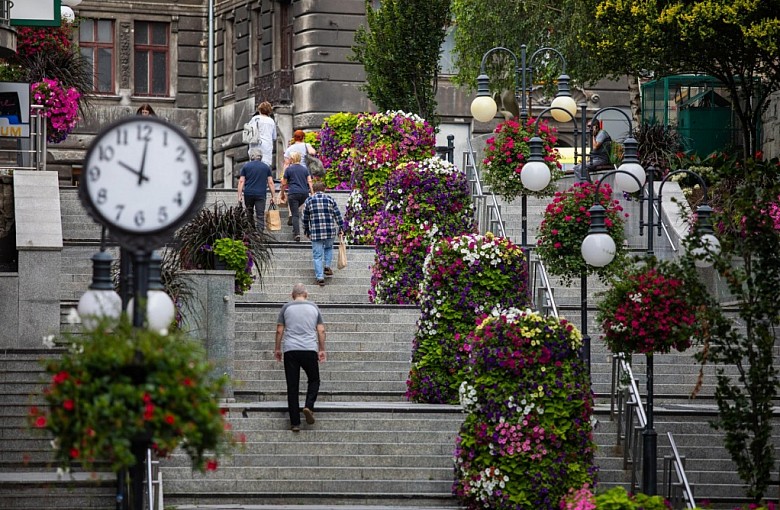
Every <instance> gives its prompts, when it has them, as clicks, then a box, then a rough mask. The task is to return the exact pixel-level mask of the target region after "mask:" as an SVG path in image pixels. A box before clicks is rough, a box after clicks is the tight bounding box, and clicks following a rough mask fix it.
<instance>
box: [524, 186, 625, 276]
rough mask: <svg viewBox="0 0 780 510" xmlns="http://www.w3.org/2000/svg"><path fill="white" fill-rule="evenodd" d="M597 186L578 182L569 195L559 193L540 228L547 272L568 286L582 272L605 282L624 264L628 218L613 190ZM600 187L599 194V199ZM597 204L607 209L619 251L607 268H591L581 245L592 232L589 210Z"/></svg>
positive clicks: (610, 230) (539, 248)
mask: <svg viewBox="0 0 780 510" xmlns="http://www.w3.org/2000/svg"><path fill="white" fill-rule="evenodd" d="M598 184H599V183H598V182H594V183H590V182H582V183H579V182H578V183H575V184H574V185H573V186H572V187H570V188H569V189H568V190H566V191H559V192H556V193H555V196H554V197H553V201H552V202H551V203H549V204H548V205H547V208H546V209H545V212H544V219H543V220H542V223H541V225H540V226H539V237H538V240H537V253H538V254H539V256H540V257H541V258H542V260H544V263H545V265H546V266H547V269H548V271H549V272H550V273H551V274H554V275H556V276H560V277H561V280H562V282H563V283H564V284H565V285H569V284H570V283H571V281H572V279H573V278H576V277H579V276H580V275H581V274H582V272H583V271H584V272H586V274H597V275H599V277H601V278H602V279H604V278H608V277H609V276H610V275H611V274H613V273H614V271H615V270H617V269H619V268H620V267H622V265H623V263H624V261H625V256H626V248H625V246H624V241H625V234H624V233H623V222H624V220H623V218H624V217H626V218H627V217H628V214H625V213H623V207H622V206H621V205H620V202H619V201H618V200H613V199H612V188H611V187H610V186H609V185H608V184H602V185H601V186H600V187H599V186H598ZM597 187H599V193H600V196H599V197H598V199H597V198H596V188H597ZM596 202H598V203H599V204H601V205H602V206H604V209H606V216H605V218H604V223H605V225H606V227H607V232H608V233H609V235H610V237H612V239H613V240H614V241H615V246H616V248H617V252H616V253H615V259H614V260H613V261H612V262H611V263H610V264H608V265H606V266H604V267H594V266H590V265H588V264H587V263H586V262H585V259H584V258H583V257H582V241H583V240H584V239H585V237H586V236H587V235H588V230H589V229H590V212H589V209H590V207H591V206H592V205H593V204H595V203H596Z"/></svg>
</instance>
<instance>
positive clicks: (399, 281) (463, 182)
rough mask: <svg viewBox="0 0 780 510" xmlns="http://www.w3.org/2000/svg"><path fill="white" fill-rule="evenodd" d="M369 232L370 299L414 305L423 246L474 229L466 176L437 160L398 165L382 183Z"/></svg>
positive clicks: (424, 254)
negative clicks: (371, 247) (371, 261)
mask: <svg viewBox="0 0 780 510" xmlns="http://www.w3.org/2000/svg"><path fill="white" fill-rule="evenodd" d="M384 196H385V200H386V202H385V206H384V209H383V210H381V211H380V212H379V213H377V214H378V225H377V231H376V234H375V235H374V245H375V247H376V258H375V260H374V264H373V266H372V267H371V288H370V289H369V297H370V298H371V301H372V302H374V303H393V304H417V301H418V298H419V293H420V282H422V279H423V263H424V262H425V256H426V254H427V252H428V247H429V246H430V245H431V244H433V243H434V242H436V241H437V240H438V239H440V238H442V237H453V236H458V235H461V234H468V233H474V232H475V231H476V224H475V220H474V205H473V202H472V201H471V194H470V193H469V187H468V180H467V179H466V175H465V174H464V173H463V172H460V171H459V170H458V169H457V168H456V167H455V165H453V164H452V163H449V162H447V161H444V160H442V159H441V158H436V157H433V158H429V159H426V160H424V161H413V162H410V163H402V164H401V165H399V166H398V168H397V169H396V170H394V171H393V172H392V173H391V174H390V177H389V178H388V180H387V182H386V183H385V191H384Z"/></svg>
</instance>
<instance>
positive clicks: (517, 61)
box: [479, 46, 520, 74]
mask: <svg viewBox="0 0 780 510" xmlns="http://www.w3.org/2000/svg"><path fill="white" fill-rule="evenodd" d="M499 51H503V52H506V53H509V55H511V56H512V58H513V59H514V61H515V68H518V67H519V66H520V59H518V58H517V53H515V52H514V51H512V50H510V49H509V48H505V47H503V46H496V47H495V48H490V49H489V50H487V51H486V52H485V54H484V55H482V62H481V63H480V64H479V74H485V66H486V65H487V60H488V58H489V57H490V56H491V55H492V54H494V53H498V52H499Z"/></svg>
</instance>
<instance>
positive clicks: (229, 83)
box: [222, 17, 236, 95]
mask: <svg viewBox="0 0 780 510" xmlns="http://www.w3.org/2000/svg"><path fill="white" fill-rule="evenodd" d="M222 48H223V50H224V52H225V53H224V55H225V69H224V80H225V85H224V87H225V91H224V93H225V94H226V95H228V94H232V93H234V92H235V88H236V87H235V82H236V80H235V77H236V41H235V26H234V24H233V18H232V17H229V18H226V19H225V30H224V31H223V33H222Z"/></svg>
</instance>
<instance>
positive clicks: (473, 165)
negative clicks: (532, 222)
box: [465, 137, 506, 237]
mask: <svg viewBox="0 0 780 510" xmlns="http://www.w3.org/2000/svg"><path fill="white" fill-rule="evenodd" d="M466 143H467V144H468V148H469V150H468V151H467V152H466V154H465V157H466V162H465V163H466V168H470V169H471V170H472V171H473V172H474V179H473V183H472V185H473V186H474V189H473V190H472V195H476V196H479V197H484V196H486V195H485V194H484V192H483V190H482V181H481V179H480V178H479V168H478V167H477V160H476V157H475V154H476V153H475V151H474V147H473V146H472V145H471V137H466ZM487 196H488V197H489V199H490V200H491V201H492V202H493V203H492V205H488V210H489V211H490V212H491V214H490V217H491V220H490V223H491V224H493V223H495V224H496V225H497V226H498V230H499V232H498V233H499V235H500V236H501V237H506V229H505V227H504V220H503V219H502V218H501V207H500V206H499V205H498V200H497V199H496V195H495V193H492V192H491V193H490V195H487ZM493 215H495V218H492V216H493Z"/></svg>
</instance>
